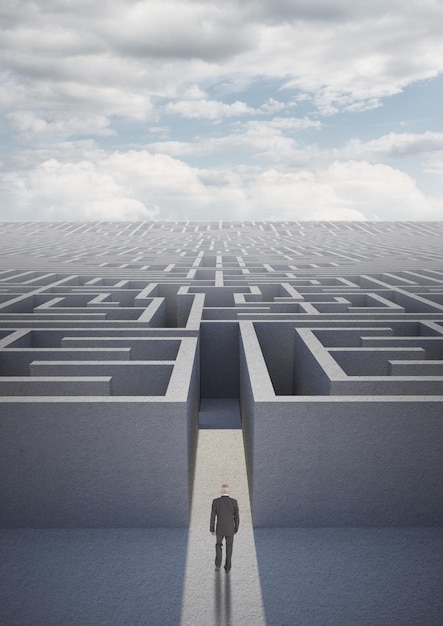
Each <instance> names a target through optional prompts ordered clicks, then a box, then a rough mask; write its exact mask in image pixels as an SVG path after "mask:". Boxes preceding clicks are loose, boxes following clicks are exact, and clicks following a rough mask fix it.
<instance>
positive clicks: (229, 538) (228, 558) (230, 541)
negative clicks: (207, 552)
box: [215, 535, 234, 570]
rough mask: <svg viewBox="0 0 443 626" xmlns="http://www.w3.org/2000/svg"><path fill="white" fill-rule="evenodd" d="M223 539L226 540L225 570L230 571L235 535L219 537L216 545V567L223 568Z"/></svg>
mask: <svg viewBox="0 0 443 626" xmlns="http://www.w3.org/2000/svg"><path fill="white" fill-rule="evenodd" d="M223 538H224V539H225V540H226V541H225V543H226V556H225V569H226V570H230V569H231V557H232V546H233V543H234V535H217V543H216V544H215V566H216V567H221V562H222V545H223Z"/></svg>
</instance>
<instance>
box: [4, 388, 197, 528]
mask: <svg viewBox="0 0 443 626" xmlns="http://www.w3.org/2000/svg"><path fill="white" fill-rule="evenodd" d="M40 400H41V401H39V402H36V401H35V399H34V401H32V400H26V399H24V398H22V399H21V401H19V400H18V399H15V400H14V401H7V400H6V399H3V400H2V401H0V416H1V417H0V427H1V437H0V502H1V503H2V504H1V507H0V526H6V527H13V526H22V527H25V526H29V527H34V528H39V527H148V526H166V527H174V526H177V527H180V526H186V525H187V523H188V506H189V500H188V487H189V484H188V469H189V459H188V437H189V435H190V433H191V432H192V428H193V426H192V419H191V417H190V415H189V414H188V407H187V404H186V402H177V403H172V402H166V401H160V400H159V401H153V400H151V401H143V400H140V401H135V400H134V399H132V401H121V402H116V401H114V400H112V399H107V398H95V399H94V400H89V401H88V400H85V399H80V398H78V397H77V398H73V399H72V401H66V400H65V401H63V400H61V399H52V400H50V399H44V398H41V399H40ZM194 410H195V408H194Z"/></svg>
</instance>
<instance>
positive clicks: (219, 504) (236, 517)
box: [209, 485, 240, 574]
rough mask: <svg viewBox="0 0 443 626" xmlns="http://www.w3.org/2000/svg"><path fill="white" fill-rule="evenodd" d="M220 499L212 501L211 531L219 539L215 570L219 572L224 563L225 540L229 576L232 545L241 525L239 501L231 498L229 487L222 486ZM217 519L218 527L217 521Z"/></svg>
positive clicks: (216, 547)
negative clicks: (223, 546)
mask: <svg viewBox="0 0 443 626" xmlns="http://www.w3.org/2000/svg"><path fill="white" fill-rule="evenodd" d="M220 493H221V496H220V498H215V500H213V501H212V510H211V522H210V526H209V531H210V533H211V535H214V536H216V537H217V541H216V544H215V570H216V571H217V572H218V571H219V569H220V567H221V562H222V544H223V538H224V539H225V543H226V558H225V571H226V573H227V574H228V573H229V571H230V569H231V557H232V545H233V543H234V535H235V534H236V533H237V531H238V526H239V524H240V514H239V512H238V503H237V500H234V498H231V497H230V496H229V494H230V489H229V485H222V486H221V491H220ZM216 519H217V525H216V523H215V520H216Z"/></svg>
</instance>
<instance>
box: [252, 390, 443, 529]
mask: <svg viewBox="0 0 443 626" xmlns="http://www.w3.org/2000/svg"><path fill="white" fill-rule="evenodd" d="M281 400H283V399H281ZM244 418H246V420H248V419H249V420H251V419H253V422H254V424H253V433H254V435H253V437H254V438H253V473H254V490H253V497H252V510H253V517H254V524H255V525H256V526H259V527H260V526H319V527H320V526H439V525H442V524H443V499H442V497H441V487H442V483H441V477H442V475H443V428H442V423H441V420H442V415H441V401H440V400H439V401H434V402H432V401H430V402H423V403H420V409H418V405H417V402H415V401H413V400H412V399H411V400H409V401H407V400H401V401H400V400H397V399H393V398H378V399H374V398H371V400H370V401H369V400H368V399H367V398H365V399H362V401H361V402H358V401H355V400H354V399H353V398H337V399H334V400H332V399H331V400H327V399H324V401H318V399H316V400H315V401H303V400H301V399H300V401H295V402H294V401H288V402H284V401H281V402H279V403H277V402H259V403H256V404H255V407H254V413H253V415H249V416H248V414H245V415H244ZM249 428H251V426H249Z"/></svg>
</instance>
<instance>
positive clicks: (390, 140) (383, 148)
mask: <svg viewBox="0 0 443 626" xmlns="http://www.w3.org/2000/svg"><path fill="white" fill-rule="evenodd" d="M439 150H443V133H438V132H431V131H426V132H424V133H388V134H387V135H383V136H382V137H378V138H377V139H372V140H370V141H366V142H363V141H360V140H359V139H353V140H351V141H350V142H349V143H348V144H347V145H346V146H345V148H343V150H340V154H341V155H343V156H345V157H347V158H352V159H362V158H363V159H377V160H380V159H384V158H392V157H399V156H409V155H418V154H426V153H429V152H434V151H439Z"/></svg>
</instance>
